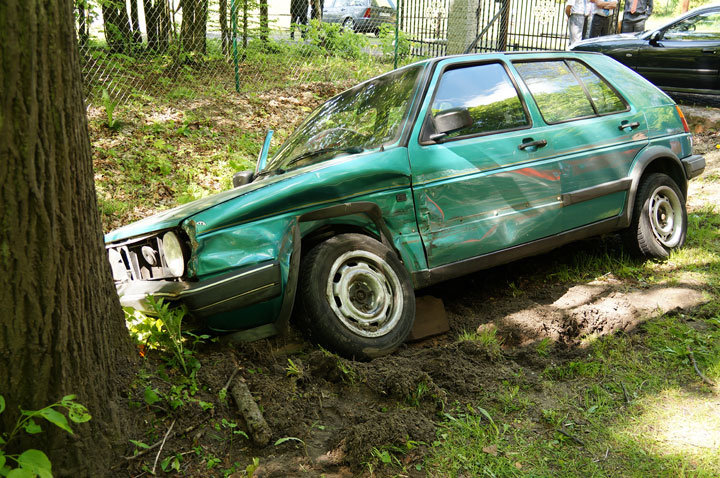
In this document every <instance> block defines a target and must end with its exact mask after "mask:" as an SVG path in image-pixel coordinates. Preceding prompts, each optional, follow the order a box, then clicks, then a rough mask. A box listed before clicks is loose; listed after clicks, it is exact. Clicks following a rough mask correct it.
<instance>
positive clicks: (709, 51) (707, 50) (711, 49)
mask: <svg viewBox="0 0 720 478" xmlns="http://www.w3.org/2000/svg"><path fill="white" fill-rule="evenodd" d="M702 52H703V53H715V48H703V49H702Z"/></svg>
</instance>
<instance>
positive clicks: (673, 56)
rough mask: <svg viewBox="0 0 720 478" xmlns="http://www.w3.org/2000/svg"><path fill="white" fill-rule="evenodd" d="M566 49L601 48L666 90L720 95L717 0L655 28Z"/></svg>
mask: <svg viewBox="0 0 720 478" xmlns="http://www.w3.org/2000/svg"><path fill="white" fill-rule="evenodd" d="M571 50H575V51H596V52H601V53H604V54H606V55H608V56H611V57H612V58H614V59H616V60H617V61H619V62H620V63H623V64H625V65H627V66H629V67H630V68H632V69H633V70H635V71H637V72H638V73H640V74H641V75H642V76H644V77H645V78H647V79H648V80H650V81H651V82H652V83H654V84H655V85H657V86H658V87H660V88H662V89H664V90H667V91H678V92H690V93H702V94H714V95H720V76H719V75H718V71H720V4H717V3H716V4H714V5H710V6H705V7H701V8H697V9H695V10H692V11H690V12H688V13H686V14H685V15H683V16H681V17H680V18H677V19H675V20H673V21H671V22H670V23H667V24H665V25H663V26H662V27H660V28H658V29H655V30H649V31H645V32H642V33H626V34H621V35H610V36H605V37H598V38H591V39H588V40H584V41H581V42H578V43H577V44H576V45H574V46H573V47H572V48H571Z"/></svg>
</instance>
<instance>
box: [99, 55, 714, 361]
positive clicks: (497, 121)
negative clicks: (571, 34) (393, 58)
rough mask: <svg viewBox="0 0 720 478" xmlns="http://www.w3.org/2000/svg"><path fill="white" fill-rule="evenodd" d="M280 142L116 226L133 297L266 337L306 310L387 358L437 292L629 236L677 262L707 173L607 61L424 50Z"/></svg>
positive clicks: (308, 319) (353, 352)
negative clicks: (606, 238) (206, 193)
mask: <svg viewBox="0 0 720 478" xmlns="http://www.w3.org/2000/svg"><path fill="white" fill-rule="evenodd" d="M270 136H271V135H270V134H269V135H268V137H267V138H266V141H265V144H264V146H263V149H262V152H261V154H260V158H259V160H258V167H257V169H256V171H243V172H240V173H237V174H236V175H235V177H234V178H233V182H234V185H235V187H234V188H233V189H231V190H229V191H223V192H221V193H218V194H216V195H214V196H210V197H207V198H205V199H201V200H198V201H195V202H192V203H189V204H185V205H182V206H180V207H177V208H175V209H171V210H168V211H165V212H162V213H160V214H157V215H155V216H152V217H149V218H146V219H144V220H142V221H139V222H136V223H134V224H130V225H128V226H125V227H122V228H120V229H118V230H115V231H113V232H111V233H109V234H108V235H107V236H106V237H105V240H106V243H107V249H108V254H109V258H110V263H111V266H112V270H113V275H114V278H115V281H116V284H117V290H118V293H119V294H120V297H121V303H122V304H123V305H126V306H132V307H135V308H137V309H140V310H147V308H148V305H147V302H146V298H147V297H148V296H149V295H152V296H154V297H156V298H164V299H165V300H166V301H171V302H173V303H175V304H178V305H179V304H183V305H185V306H186V307H187V309H188V311H189V313H190V314H191V315H192V316H194V317H195V318H196V319H200V320H201V321H202V322H203V323H204V324H205V326H207V327H208V328H210V329H213V330H215V331H238V330H244V331H246V332H247V333H248V334H249V335H252V334H253V333H256V335H257V334H260V333H263V334H267V333H269V332H273V331H280V330H283V329H284V328H285V327H286V326H287V324H288V323H289V320H290V317H291V314H294V315H295V319H296V321H295V322H296V324H298V326H299V327H300V328H301V329H302V330H303V332H305V333H306V334H307V335H308V336H309V337H310V338H311V339H312V340H313V341H315V342H317V343H320V344H322V345H323V346H325V347H328V348H330V349H332V350H335V351H337V352H339V353H341V354H343V355H345V356H349V357H354V358H357V359H371V358H373V357H377V356H380V355H384V354H387V353H389V352H391V351H392V350H394V349H395V348H396V347H397V346H398V345H400V344H401V343H402V342H403V341H404V340H405V339H406V337H407V335H408V333H409V332H410V330H411V328H412V326H413V321H414V317H415V295H414V291H415V290H416V289H421V288H423V287H426V286H428V285H430V284H434V283H437V282H439V281H444V280H447V279H451V278H454V277H458V276H461V275H463V274H468V273H470V272H474V271H477V270H480V269H485V268H489V267H493V266H496V265H498V264H502V263H506V262H509V261H512V260H515V259H519V258H522V257H526V256H530V255H534V254H539V253H542V252H546V251H549V250H551V249H554V248H556V247H559V246H561V245H563V244H566V243H568V242H571V241H575V240H577V239H581V238H586V237H588V236H594V235H598V234H602V233H607V232H611V231H621V233H622V235H623V237H624V239H625V241H626V244H627V246H628V247H629V248H631V249H632V250H634V251H636V252H637V253H639V254H642V255H645V256H649V257H665V256H667V255H668V253H669V252H670V251H671V250H672V249H675V248H677V247H680V246H682V245H683V242H684V241H685V234H686V231H687V223H688V222H687V212H686V209H685V197H686V194H687V186H688V180H689V179H691V178H693V177H695V176H697V175H699V174H700V173H702V171H703V170H704V168H705V160H704V158H703V157H702V156H699V155H693V154H692V139H691V135H690V133H689V129H688V126H687V124H686V122H685V119H684V118H683V116H682V113H681V112H680V110H679V108H677V107H676V105H675V104H674V102H673V101H672V100H671V99H670V98H668V97H667V96H666V95H665V94H664V93H662V92H661V91H660V90H658V89H657V88H656V87H655V86H653V85H652V84H650V83H648V82H647V81H646V80H645V79H643V78H642V77H640V76H639V75H637V74H635V73H634V72H632V71H631V70H629V69H628V68H626V67H625V66H623V65H621V64H619V63H617V62H616V61H615V60H613V59H611V58H609V57H606V56H603V55H601V54H594V53H565V52H557V53H517V54H492V55H470V56H453V57H445V58H436V59H431V60H426V61H421V62H418V63H415V64H412V65H410V66H407V67H404V68H401V69H398V70H395V71H392V72H390V73H387V74H385V75H382V76H379V77H377V78H373V79H371V80H368V81H366V82H364V83H361V84H359V85H357V86H355V87H354V88H351V89H349V90H347V91H345V92H343V93H341V94H339V95H337V96H336V97H334V98H332V99H330V100H329V101H327V102H326V103H325V104H323V105H322V106H320V107H319V108H318V109H317V110H316V111H315V112H313V113H312V114H311V115H310V116H309V117H308V118H307V119H306V120H305V121H304V122H303V123H302V124H301V125H300V127H298V129H297V130H296V131H295V132H294V133H293V134H292V135H291V136H290V137H289V138H288V139H287V141H286V142H285V143H284V144H283V145H282V146H281V147H280V148H279V150H278V152H277V154H275V156H273V157H272V158H270V159H267V150H268V146H269V143H270ZM268 331H269V332H268Z"/></svg>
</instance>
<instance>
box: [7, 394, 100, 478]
mask: <svg viewBox="0 0 720 478" xmlns="http://www.w3.org/2000/svg"><path fill="white" fill-rule="evenodd" d="M58 409H65V410H66V411H67V417H66V416H65V415H63V414H62V413H60V412H59V411H58ZM4 411H5V397H3V396H2V395H0V413H3V412H4ZM68 418H70V421H72V422H74V423H84V422H87V421H88V420H90V418H91V416H90V413H88V410H87V408H85V406H84V405H81V404H80V403H77V402H76V401H75V395H66V396H64V397H63V398H62V400H60V401H59V402H55V403H52V404H50V405H48V406H47V407H45V408H41V409H40V410H22V409H21V410H20V416H19V417H18V419H17V421H16V422H15V427H14V428H13V429H12V431H11V432H10V433H9V434H8V433H2V434H0V475H1V476H7V477H9V478H24V477H29V478H32V477H34V476H39V477H41V478H47V477H52V464H51V463H50V460H49V459H48V457H47V455H45V453H43V452H42V451H40V450H36V449H33V448H30V449H27V450H25V451H23V452H22V453H20V454H17V455H11V454H7V453H6V452H5V450H6V448H7V445H8V444H9V443H10V442H12V441H13V440H14V439H15V438H17V437H18V434H19V433H21V432H25V433H27V434H29V435H35V434H37V433H40V432H42V427H41V426H40V424H39V423H38V420H40V419H44V420H47V421H48V422H50V423H52V424H53V425H55V426H57V427H58V428H62V429H63V430H65V431H66V432H68V433H69V434H71V435H72V434H73V431H72V429H71V428H70V424H69V423H68ZM8 460H10V461H12V462H14V463H15V465H11V464H10V461H8Z"/></svg>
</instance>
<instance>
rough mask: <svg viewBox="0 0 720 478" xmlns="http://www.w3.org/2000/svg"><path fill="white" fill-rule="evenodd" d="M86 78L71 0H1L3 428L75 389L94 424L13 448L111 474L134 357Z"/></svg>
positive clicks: (68, 467)
mask: <svg viewBox="0 0 720 478" xmlns="http://www.w3.org/2000/svg"><path fill="white" fill-rule="evenodd" d="M81 81H82V79H81V76H80V66H79V61H78V49H77V42H76V39H75V30H74V20H73V11H72V0H62V1H58V0H3V1H2V2H0V89H1V90H2V95H0V158H2V160H0V210H1V211H2V214H0V270H1V271H2V273H1V274H0V370H1V371H2V372H1V373H0V392H1V393H2V395H3V396H4V397H5V400H6V402H7V409H6V410H5V412H4V413H3V414H2V415H0V430H4V431H7V430H10V429H11V425H12V424H13V423H14V422H15V420H16V419H17V417H18V414H19V408H21V407H22V408H23V409H38V408H41V407H44V406H46V405H48V404H50V403H53V402H56V401H58V400H59V399H61V398H62V397H63V396H64V395H68V394H77V395H78V401H79V402H81V403H83V404H84V405H86V406H87V407H88V408H89V409H90V413H91V414H92V420H91V421H90V422H88V423H85V424H81V425H77V424H75V425H74V426H73V428H74V430H75V434H74V435H72V436H71V435H69V434H68V433H66V432H64V431H62V430H60V429H58V428H57V427H53V426H50V425H49V424H47V423H43V424H42V426H43V430H44V431H43V433H40V434H38V435H32V436H31V437H30V438H29V439H28V440H27V441H26V442H22V443H18V444H16V446H17V445H19V446H20V447H25V446H28V445H29V446H31V447H32V448H38V449H41V450H43V451H45V452H46V453H47V454H48V456H49V457H50V459H51V461H52V464H53V471H54V474H55V476H107V474H108V470H110V468H111V466H112V465H114V464H116V461H115V458H116V457H115V456H114V450H115V451H117V452H122V451H124V447H125V446H126V444H127V431H126V430H125V429H124V427H123V425H124V424H123V423H121V422H122V418H123V417H124V415H123V411H124V410H125V408H124V406H123V405H122V404H121V400H120V399H119V397H120V393H122V391H123V390H124V389H126V387H127V383H126V380H124V379H123V377H124V376H125V377H126V376H127V372H131V371H132V370H131V368H132V362H131V357H133V354H132V347H131V345H130V342H129V339H128V333H127V330H126V328H125V323H124V319H123V313H122V310H121V308H120V304H119V301H118V299H117V295H116V293H115V288H114V286H113V283H112V279H111V275H110V267H109V264H108V261H107V259H106V255H105V249H104V247H103V240H102V231H101V226H100V218H99V215H98V210H97V203H96V197H95V186H94V184H93V168H92V160H91V156H90V142H89V139H88V131H87V122H86V118H85V107H84V105H83V94H82V87H81ZM13 443H14V442H13ZM11 446H12V444H11ZM15 451H17V450H15Z"/></svg>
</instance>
